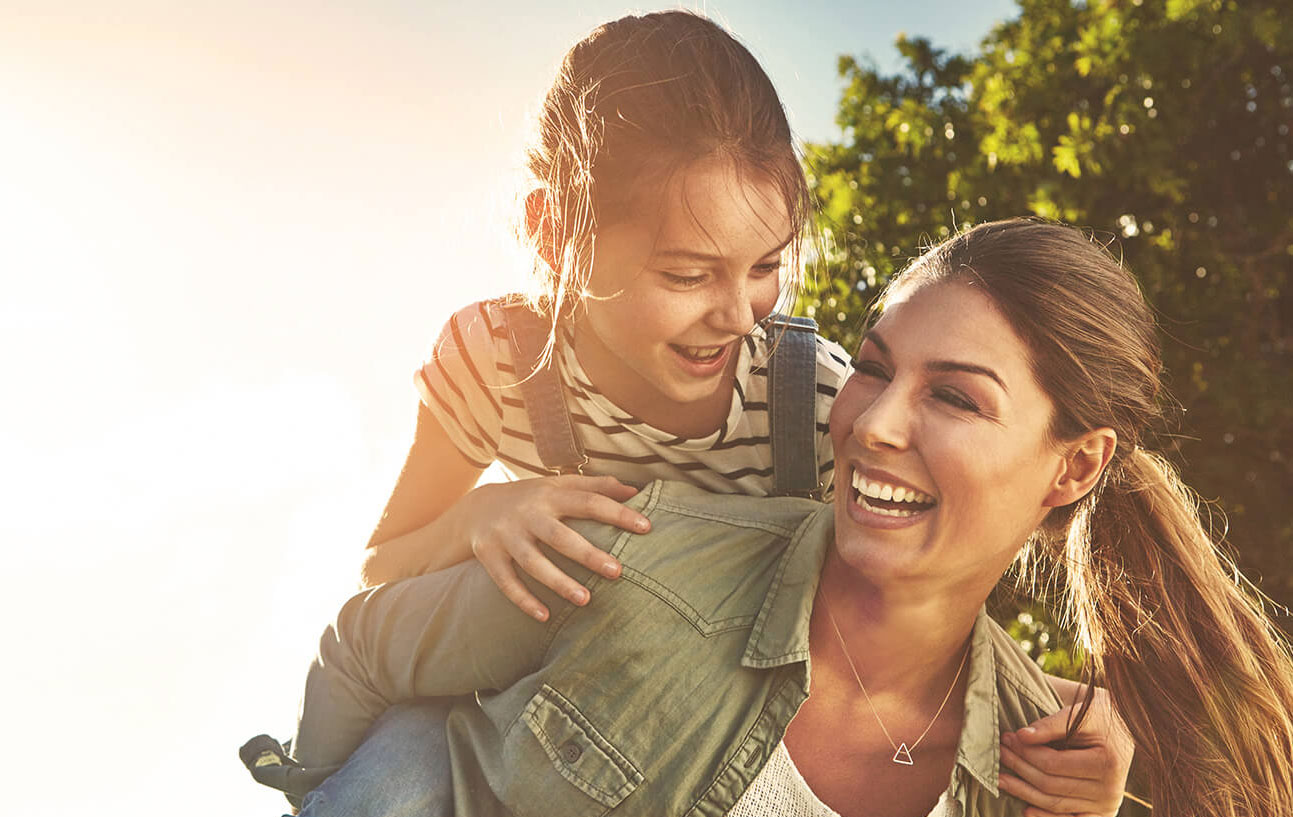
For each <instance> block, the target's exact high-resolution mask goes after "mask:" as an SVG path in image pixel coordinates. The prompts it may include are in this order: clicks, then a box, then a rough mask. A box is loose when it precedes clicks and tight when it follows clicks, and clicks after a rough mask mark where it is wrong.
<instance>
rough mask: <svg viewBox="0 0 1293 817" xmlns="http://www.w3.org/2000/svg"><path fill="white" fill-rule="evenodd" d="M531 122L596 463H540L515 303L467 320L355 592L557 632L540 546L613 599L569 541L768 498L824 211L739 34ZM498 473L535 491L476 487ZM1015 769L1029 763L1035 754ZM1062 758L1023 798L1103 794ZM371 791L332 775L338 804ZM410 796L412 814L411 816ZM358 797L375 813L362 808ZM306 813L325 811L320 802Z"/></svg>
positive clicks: (711, 32)
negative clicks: (544, 599)
mask: <svg viewBox="0 0 1293 817" xmlns="http://www.w3.org/2000/svg"><path fill="white" fill-rule="evenodd" d="M538 124H539V135H538V140H537V143H536V144H535V145H534V146H533V148H532V149H531V150H530V153H529V169H530V171H531V172H532V173H533V175H534V177H535V178H536V179H537V181H538V187H537V189H536V190H535V191H534V192H533V193H531V194H530V196H529V197H528V199H527V201H526V228H527V234H528V238H529V240H530V241H531V243H532V244H533V247H534V249H535V252H536V257H537V258H538V259H539V262H538V264H537V265H536V266H537V268H538V271H539V275H538V276H537V277H538V279H539V282H540V286H539V287H538V293H537V295H535V296H533V297H532V298H531V299H530V301H529V305H530V310H531V315H532V316H534V315H537V316H538V317H539V318H540V319H541V320H542V321H544V324H543V325H544V328H545V331H546V336H547V344H546V349H545V354H544V355H543V356H542V362H544V363H546V365H547V366H550V367H552V369H554V370H555V373H556V375H557V377H558V378H559V382H560V385H561V390H562V392H563V397H564V401H565V404H566V406H567V408H568V410H569V414H570V420H571V425H572V426H573V429H574V432H575V436H576V437H577V439H578V441H579V442H580V443H581V444H582V448H583V452H584V455H585V456H586V463H585V464H584V465H583V467H582V470H581V473H572V474H564V475H560V476H551V475H549V474H550V473H551V472H550V471H549V469H548V468H547V467H545V465H544V463H543V459H542V458H541V457H540V456H539V452H538V451H537V450H536V442H535V433H534V429H532V428H531V424H530V417H529V416H528V415H527V412H526V408H527V406H526V404H525V402H524V399H523V398H522V389H521V388H520V387H519V385H518V384H520V383H522V382H523V381H525V380H526V379H527V378H528V377H529V376H530V374H531V372H530V367H529V366H528V365H525V364H523V363H522V362H520V361H518V360H517V359H516V357H515V355H514V353H513V350H512V346H511V340H510V335H511V334H512V332H513V331H514V328H513V327H512V319H510V318H509V317H508V316H507V309H508V305H507V302H506V301H503V300H499V301H489V302H484V303H478V304H472V305H470V306H468V307H466V308H464V309H462V310H460V311H458V312H457V313H456V314H455V315H454V316H453V317H452V318H451V319H450V320H449V322H448V324H447V325H446V327H445V328H444V330H443V332H442V333H441V336H440V339H439V341H438V343H437V344H436V348H435V352H434V354H433V356H432V358H431V360H430V361H429V362H428V363H427V364H426V365H425V366H423V367H422V369H421V370H420V371H419V372H418V376H417V383H418V386H419V390H420V392H421V396H422V402H421V405H420V407H419V414H418V422H417V430H416V433H415V437H414V442H413V445H412V447H411V449H410V451H409V455H408V459H407V461H406V463H405V466H404V469H403V471H402V473H401V475H400V478H399V481H398V482H397V483H396V486H395V489H394V492H393V494H392V496H391V498H390V501H389V503H388V505H387V508H386V511H385V513H384V514H383V517H382V520H381V522H380V523H379V525H378V527H377V529H376V531H375V532H374V534H373V537H372V540H371V542H370V543H369V550H368V554H367V557H366V560H365V563H364V567H363V580H364V582H365V584H366V585H373V584H379V583H385V582H390V581H394V580H397V579H401V578H406V577H411V576H415V575H418V574H421V573H425V572H429V571H432V570H437V569H440V568H443V567H447V566H449V565H451V564H454V563H457V562H461V561H463V560H465V559H468V558H470V557H471V556H473V555H474V556H475V557H476V558H477V559H478V560H479V561H480V563H481V564H482V566H483V567H484V568H485V569H486V571H487V572H488V573H489V575H490V576H491V578H492V579H493V580H494V582H495V583H496V584H497V585H498V586H499V588H500V589H501V590H502V592H503V593H504V594H505V595H506V596H507V598H509V599H510V600H511V601H512V602H513V603H515V604H516V605H517V606H519V607H521V608H522V609H523V610H524V611H525V612H526V613H528V614H529V615H531V616H532V617H534V618H536V619H539V620H541V621H542V620H545V619H546V618H547V616H548V614H549V611H548V609H547V608H546V607H545V606H544V605H543V604H542V603H540V601H539V600H538V598H537V597H536V596H535V595H534V594H533V593H531V592H530V591H529V590H527V589H526V587H525V585H524V584H523V583H522V581H521V580H520V578H519V576H518V574H517V572H516V566H517V565H519V566H520V567H521V569H522V570H524V571H525V572H526V573H528V574H529V575H530V576H532V577H533V578H534V579H535V580H537V581H538V582H539V583H541V584H543V585H545V586H547V587H548V588H550V589H552V590H553V591H554V592H556V593H557V594H559V595H560V596H562V597H564V598H565V599H568V600H569V601H571V602H573V603H574V604H576V605H583V604H585V603H587V602H588V600H589V594H588V590H587V589H586V588H585V587H584V586H583V585H581V584H579V583H578V582H576V581H574V580H573V579H572V578H570V577H569V576H568V575H566V574H565V573H564V572H562V571H561V570H559V569H558V568H557V567H556V566H555V565H554V564H553V563H552V561H550V560H549V558H548V557H547V556H546V555H545V554H544V551H543V548H542V546H543V545H546V546H548V547H551V548H552V549H553V550H555V551H556V552H558V553H560V554H562V555H563V556H565V557H567V558H569V559H571V560H572V561H574V562H577V563H579V564H582V565H583V566H584V567H587V568H589V569H590V570H592V571H594V572H596V573H598V574H601V575H603V576H606V577H608V578H615V577H617V576H618V575H619V573H620V569H621V566H620V564H619V563H618V562H617V561H616V560H615V559H614V558H613V557H611V556H609V555H608V554H607V553H605V552H603V551H602V550H599V549H597V548H595V547H593V546H592V545H591V544H589V543H588V542H587V541H586V540H585V539H583V538H582V537H581V536H580V535H579V534H577V533H576V532H575V531H573V530H572V529H571V528H570V527H568V526H567V525H566V524H565V522H563V521H562V520H564V519H571V518H584V519H591V520H595V521H600V522H604V523H608V524H611V525H614V526H617V527H619V528H622V529H624V530H626V531H630V532H634V533H644V532H646V531H647V530H648V529H649V523H648V521H647V519H646V517H644V516H642V515H641V514H639V513H637V512H636V511H633V510H630V509H629V508H626V507H625V506H624V505H622V504H621V503H622V502H623V501H625V500H627V499H629V498H630V497H631V496H633V495H634V494H635V493H636V491H637V489H636V488H635V487H633V485H632V484H633V483H639V484H641V483H645V482H647V481H649V480H652V479H659V478H664V479H670V480H680V481H684V482H689V483H692V484H693V485H696V486H698V487H701V488H705V489H708V490H709V491H713V492H718V493H732V494H747V495H754V496H766V495H770V494H772V493H774V478H775V476H776V474H775V469H774V467H773V459H772V456H773V454H772V446H771V445H770V438H769V402H770V399H769V386H768V383H769V378H768V372H767V363H768V360H769V353H770V351H771V344H770V342H769V338H768V333H767V332H766V331H765V329H764V327H762V326H761V321H763V319H765V318H767V317H768V316H769V315H770V314H771V313H773V311H774V308H775V306H776V305H777V304H778V302H779V300H781V299H782V298H783V297H786V296H787V294H788V293H790V292H792V291H793V280H794V277H795V271H796V270H797V269H798V255H799V252H798V251H799V248H800V241H801V236H802V235H803V234H804V232H805V228H806V226H807V221H808V219H809V216H810V207H811V205H810V196H809V192H808V189H807V185H806V181H805V178H804V175H803V172H802V170H801V168H800V165H799V161H798V157H797V156H796V153H795V150H794V147H793V143H792V139H791V133H790V128H789V125H788V123H787V121H786V117H785V114H784V111H783V109H782V106H781V103H780V100H779V99H778V97H777V94H776V92H775V90H774V89H773V87H772V84H771V82H770V81H769V80H768V77H767V76H766V75H765V73H764V72H763V70H762V68H761V67H760V66H759V64H758V62H757V61H756V60H755V59H754V57H753V56H752V55H751V54H750V53H749V52H748V51H747V50H746V49H745V48H744V47H743V46H741V45H740V44H739V43H738V42H736V40H735V39H733V38H732V37H731V36H730V35H729V34H728V33H727V32H725V31H724V30H723V29H722V28H720V27H719V26H717V25H715V24H714V23H712V22H710V21H708V20H706V19H704V18H702V17H700V16H697V15H694V14H691V13H687V12H681V11H674V12H662V13H655V14H648V15H644V16H640V17H636V16H633V17H625V18H623V19H620V20H617V21H614V22H611V23H608V24H606V25H604V26H602V27H600V28H598V29H597V30H596V31H594V32H593V33H592V34H591V35H589V36H588V37H587V38H586V39H585V40H583V41H581V42H580V43H578V44H576V45H575V46H574V48H572V49H571V50H570V52H569V53H568V54H567V55H566V58H565V60H564V61H563V63H562V66H561V69H560V72H559V74H558V77H557V80H556V82H555V83H554V85H553V87H552V89H551V90H550V91H549V92H548V94H547V97H546V99H545V101H544V104H543V107H542V109H541V111H540V113H539V123H538ZM783 270H784V271H787V272H786V273H785V274H784V275H783ZM783 279H785V280H784V281H783ZM783 285H784V286H783ZM513 314H515V313H513ZM815 350H816V352H815V359H816V362H815V382H816V387H815V397H816V401H815V406H814V410H813V417H814V421H815V432H816V433H815V435H814V436H815V446H814V448H815V450H813V451H795V452H793V453H794V456H795V457H798V458H800V459H801V460H802V459H808V460H811V462H812V473H814V474H816V475H819V477H820V478H819V480H818V481H819V482H820V481H821V479H825V480H829V475H830V474H831V473H832V470H833V466H834V462H833V457H832V453H831V446H830V441H829V438H828V425H827V421H828V416H829V413H830V407H831V403H832V401H833V400H834V398H835V395H836V389H837V384H838V383H839V382H840V381H841V380H842V378H843V375H844V373H845V371H846V369H847V360H848V357H847V355H846V354H845V353H844V352H843V351H842V350H841V349H840V348H839V347H838V346H836V345H835V344H833V343H831V342H830V341H827V340H825V339H822V338H820V337H818V338H815ZM495 461H497V462H500V463H502V465H503V466H504V467H505V468H506V469H507V470H508V471H510V472H511V473H512V474H513V475H514V476H516V477H521V479H518V480H516V481H513V482H508V483H503V484H496V485H484V486H480V487H477V488H474V489H473V487H472V486H473V485H474V484H475V482H476V480H477V479H478V477H479V476H480V474H481V472H482V471H483V469H485V468H486V467H487V466H488V465H489V464H490V463H492V462H495ZM828 490H829V486H822V490H820V491H819V492H818V493H819V495H824V494H825V493H826V492H827V491H828ZM1066 697H1067V696H1066ZM423 714H425V710H424V712H423ZM418 717H419V716H415V715H412V714H406V715H405V716H404V717H403V721H402V722H403V725H404V727H408V728H411V731H409V729H408V728H406V731H405V732H404V733H402V734H401V733H399V731H398V730H399V726H398V723H399V722H400V718H396V719H395V721H396V726H394V727H390V728H393V729H395V730H396V731H395V732H394V733H391V734H400V735H401V736H400V737H397V738H396V739H395V741H394V744H395V745H396V746H397V747H399V746H401V745H402V746H403V747H404V750H398V749H397V750H394V751H392V750H389V749H388V748H383V750H382V751H380V752H376V753H375V755H373V756H371V757H370V760H369V761H368V762H372V763H378V764H379V765H380V766H381V768H380V769H378V770H377V773H380V772H382V771H387V770H389V772H390V774H391V776H392V777H399V779H401V780H402V781H404V782H406V783H407V782H408V780H409V779H410V775H409V774H408V773H405V772H408V771H409V770H414V769H426V768H427V767H429V766H434V765H436V764H435V762H434V752H433V753H432V757H431V759H430V760H428V759H427V757H426V755H424V754H423V755H417V756H415V754H414V753H415V751H425V750H426V747H428V746H432V745H433V744H434V743H435V740H436V734H437V733H436V730H435V723H434V721H435V716H432V717H431V719H430V721H431V722H430V724H429V725H427V724H426V723H422V722H419V721H418ZM1097 722H1099V719H1094V718H1092V719H1089V720H1088V723H1097ZM419 730H422V731H421V732H419ZM1105 731H1106V733H1107V732H1108V731H1109V730H1108V729H1106V730H1105ZM410 736H411V737H410ZM1042 736H1045V737H1044V739H1045V740H1049V739H1051V737H1054V735H1053V734H1052V733H1051V731H1050V730H1049V729H1042V730H1040V731H1039V732H1038V733H1037V735H1036V736H1035V737H1032V738H1031V740H1033V741H1034V742H1039V741H1042V740H1043V738H1042ZM379 737H380V736H374V738H373V739H372V740H373V744H374V745H376V744H377V742H378V739H379ZM388 737H389V735H388ZM1094 739H1095V740H1096V741H1097V742H1103V743H1102V745H1103V746H1104V749H1106V750H1108V751H1106V753H1105V754H1104V755H1101V757H1102V758H1103V759H1104V760H1103V761H1102V762H1103V763H1104V765H1103V766H1101V767H1100V769H1099V771H1100V776H1101V779H1100V780H1099V781H1098V782H1099V783H1100V785H1101V786H1102V787H1103V788H1102V789H1101V790H1100V792H1098V794H1097V795H1096V796H1095V799H1096V800H1100V798H1103V801H1102V802H1104V803H1108V802H1110V801H1112V802H1113V803H1115V804H1116V802H1117V800H1118V799H1119V797H1120V792H1121V785H1122V781H1123V780H1124V779H1125V776H1126V765H1127V762H1128V760H1127V755H1126V753H1123V754H1122V755H1119V754H1118V753H1117V752H1115V751H1112V750H1111V749H1109V745H1108V744H1109V742H1110V741H1111V740H1112V738H1111V737H1110V735H1109V734H1104V733H1102V734H1100V735H1096V736H1095V737H1094ZM1038 748H1042V747H1038ZM362 753H363V750H362V749H361V751H360V753H357V755H356V757H352V761H351V764H352V765H353V764H356V763H358V762H359V761H358V760H357V757H358V755H359V754H362ZM1020 754H1021V755H1023V756H1024V758H1025V760H1026V761H1027V760H1029V759H1033V758H1032V756H1031V755H1029V754H1028V747H1027V746H1025V747H1024V748H1023V749H1022V750H1021V752H1020ZM1059 757H1060V758H1061V761H1060V765H1058V766H1056V767H1055V768H1056V769H1057V770H1058V771H1059V776H1058V777H1057V778H1043V777H1036V776H1034V777H1032V779H1033V781H1034V783H1035V784H1036V785H1037V787H1038V789H1041V792H1038V791H1037V789H1033V788H1032V786H1031V785H1029V784H1023V783H1021V784H1020V788H1018V789H1016V791H1018V792H1019V793H1021V794H1026V795H1027V796H1028V799H1030V800H1034V801H1035V802H1037V803H1038V804H1039V805H1047V804H1052V805H1053V804H1054V802H1055V801H1054V800H1047V799H1044V798H1045V797H1046V795H1045V794H1044V793H1042V792H1046V791H1053V790H1056V789H1057V788H1058V787H1059V785H1060V784H1058V783H1056V785H1055V786H1052V785H1051V784H1052V783H1055V782H1056V781H1057V780H1059V779H1060V778H1064V777H1067V778H1074V779H1076V778H1091V777H1092V771H1091V766H1090V765H1089V763H1090V755H1089V754H1083V753H1082V752H1071V753H1070V752H1066V753H1060V755H1059ZM1066 760H1067V761H1068V762H1069V763H1070V764H1073V765H1069V766H1066V765H1063V764H1064V762H1065V761H1066ZM401 764H403V765H401ZM1077 764H1082V768H1080V769H1078V768H1076V765H1077ZM396 766H399V768H400V772H398V773H397V772H396V771H395V767H396ZM373 775H374V772H373V771H372V770H371V769H370V770H368V771H366V772H364V773H362V774H354V775H350V776H347V775H344V774H343V775H338V776H337V777H336V778H335V779H334V780H333V781H329V784H328V785H329V786H333V787H334V788H336V787H337V786H339V785H342V784H339V783H337V781H338V780H340V781H345V780H356V781H365V782H366V781H368V780H371V779H372V777H373ZM1003 780H1006V778H1003ZM1065 782H1066V783H1067V782H1071V781H1065ZM347 785H348V784H347ZM428 785H430V784H428ZM1010 785H1011V783H1010V782H1009V781H1007V782H1005V783H1003V787H1007V786H1010ZM413 788H414V789H417V785H413ZM424 788H426V787H424ZM1007 790H1009V789H1007ZM352 794H353V792H352ZM421 794H425V792H422V793H421ZM421 794H419V795H418V796H421ZM402 796H404V795H402ZM404 797H405V799H404V801H401V802H403V804H404V805H405V806H407V804H408V798H410V797H413V795H407V796H404ZM396 799H397V800H398V799H399V798H398V797H397V798H396ZM353 800H354V801H356V802H363V803H365V804H366V807H367V808H369V809H372V810H374V811H376V810H377V808H378V807H376V806H374V805H373V803H374V802H375V801H374V799H373V795H372V794H371V793H368V792H366V793H365V794H364V795H363V796H362V797H354V798H353ZM1093 802H1094V801H1093ZM331 806H332V808H334V809H336V810H337V811H338V812H340V811H344V810H346V808H352V807H351V806H347V807H342V806H340V805H339V801H336V800H335V799H334V800H333V801H332V804H331ZM1115 807H1116V806H1115ZM310 808H311V805H310V803H309V802H307V810H309V809H310ZM313 808H314V811H311V813H323V810H324V803H323V802H322V799H320V798H316V800H315V803H314V806H313ZM433 810H434V809H433ZM1087 810H1094V807H1092V808H1091V809H1087Z"/></svg>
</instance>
